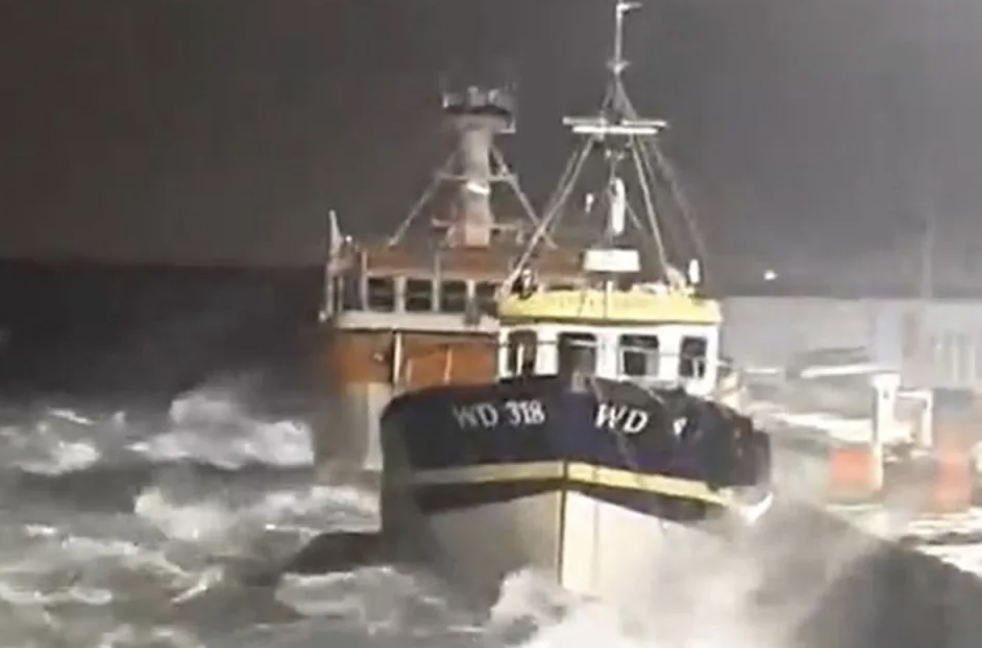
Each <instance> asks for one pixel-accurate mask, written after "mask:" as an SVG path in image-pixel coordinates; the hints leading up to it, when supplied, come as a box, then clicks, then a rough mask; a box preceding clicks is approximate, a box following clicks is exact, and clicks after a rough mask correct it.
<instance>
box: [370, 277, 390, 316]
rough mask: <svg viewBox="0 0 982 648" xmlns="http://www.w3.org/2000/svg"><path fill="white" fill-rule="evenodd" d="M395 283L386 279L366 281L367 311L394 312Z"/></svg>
mask: <svg viewBox="0 0 982 648" xmlns="http://www.w3.org/2000/svg"><path fill="white" fill-rule="evenodd" d="M395 306H396V291H395V282H393V281H392V279H390V278H388V277H373V278H371V279H369V280H368V310H373V311H391V310H395Z"/></svg>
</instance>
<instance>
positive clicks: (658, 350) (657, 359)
mask: <svg viewBox="0 0 982 648" xmlns="http://www.w3.org/2000/svg"><path fill="white" fill-rule="evenodd" d="M631 340H647V341H654V346H653V347H646V346H645V344H644V343H641V344H638V343H636V342H631ZM644 348H647V351H641V350H639V349H644ZM652 352H653V353H652ZM651 355H654V371H649V370H650V369H651V367H650V366H649V364H648V363H649V361H650V356H651ZM629 356H630V357H631V358H632V359H634V358H637V357H638V356H640V360H641V362H642V363H643V365H644V369H643V370H642V371H641V372H640V373H637V372H634V371H629V367H628V357H629ZM663 357H664V353H663V351H662V339H661V337H660V336H658V335H656V334H653V333H622V334H620V335H618V336H617V373H618V374H620V375H621V376H626V377H628V378H636V379H640V378H658V377H659V376H660V375H661V368H662V361H663Z"/></svg>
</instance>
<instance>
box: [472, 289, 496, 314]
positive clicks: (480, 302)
mask: <svg viewBox="0 0 982 648" xmlns="http://www.w3.org/2000/svg"><path fill="white" fill-rule="evenodd" d="M497 293H498V286H497V284H493V283H485V282H481V283H479V284H477V285H476V286H474V299H475V300H476V301H477V306H478V308H480V309H481V311H482V312H484V313H489V312H491V311H492V310H493V309H494V301H495V295H496V294H497Z"/></svg>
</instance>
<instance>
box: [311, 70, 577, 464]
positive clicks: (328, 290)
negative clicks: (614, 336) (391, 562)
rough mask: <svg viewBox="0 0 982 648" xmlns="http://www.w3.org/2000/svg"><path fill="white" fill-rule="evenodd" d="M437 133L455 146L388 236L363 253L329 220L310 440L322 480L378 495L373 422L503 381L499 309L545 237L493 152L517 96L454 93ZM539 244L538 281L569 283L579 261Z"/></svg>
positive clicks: (507, 91) (484, 89)
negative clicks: (317, 410) (363, 485)
mask: <svg viewBox="0 0 982 648" xmlns="http://www.w3.org/2000/svg"><path fill="white" fill-rule="evenodd" d="M442 122H443V126H444V131H445V133H446V134H448V135H449V136H450V137H452V139H453V141H454V146H453V148H452V150H451V152H450V154H449V156H448V157H447V159H446V161H445V162H444V164H443V165H442V166H440V167H439V168H438V170H437V171H436V172H435V174H434V177H433V181H432V182H431V184H430V185H429V186H428V187H427V188H426V190H425V191H424V192H423V193H422V195H421V196H420V198H419V200H418V201H417V202H416V204H415V205H414V206H413V207H412V209H411V210H410V213H409V214H408V215H407V216H406V218H405V219H404V220H403V221H402V223H401V224H400V226H399V227H398V228H397V229H396V230H395V231H394V232H392V233H391V235H389V236H387V237H385V238H383V239H381V240H357V239H355V238H354V237H352V236H350V235H346V234H344V233H343V231H342V228H341V226H340V224H339V219H338V217H337V215H336V214H335V213H333V212H332V213H331V214H330V218H329V233H328V241H329V250H328V255H327V256H328V259H327V263H326V275H325V278H324V286H325V291H324V293H325V295H324V300H323V307H322V310H321V316H320V320H321V328H320V330H321V331H322V333H323V340H324V344H322V348H324V349H326V353H325V354H324V355H326V356H328V357H327V358H326V360H327V362H325V361H324V360H325V358H323V356H321V357H319V358H317V363H318V365H319V366H320V367H326V368H327V371H326V372H323V371H322V372H321V376H322V380H323V383H324V389H322V390H321V391H322V393H326V394H330V395H331V397H330V398H327V399H325V400H324V401H323V405H324V409H323V412H322V416H321V421H320V422H319V424H318V425H317V434H316V435H315V439H316V445H317V448H316V450H317V455H318V464H319V467H320V469H321V470H320V472H321V473H322V475H323V476H324V478H325V479H326V480H330V481H335V482H337V481H341V482H346V481H352V480H355V481H363V480H365V479H367V480H368V481H370V482H374V481H375V478H376V477H377V475H378V474H379V471H381V469H382V463H383V461H382V453H381V449H380V446H379V431H378V422H379V418H380V415H381V413H382V411H383V409H384V408H385V406H386V405H387V404H388V403H389V401H390V400H391V399H392V398H393V397H394V396H397V395H398V394H400V393H402V392H405V391H415V390H419V389H423V388H425V387H427V386H431V385H452V384H453V385H456V384H481V383H486V382H488V381H490V380H493V379H494V378H495V376H496V359H497V331H498V323H497V320H496V319H495V318H494V317H493V308H494V300H495V296H496V294H497V293H498V291H499V288H500V286H501V285H502V282H503V281H504V280H505V279H506V278H507V276H508V275H509V272H510V271H511V268H512V266H513V264H514V262H515V260H516V259H517V257H518V255H519V254H520V253H521V252H522V250H523V249H524V244H525V242H526V241H527V240H528V237H529V236H530V235H531V233H532V232H533V231H534V230H535V228H536V227H537V226H538V224H539V219H538V218H537V216H536V213H535V211H534V209H533V208H532V206H531V204H530V202H529V200H528V198H527V197H526V195H525V194H524V192H523V191H522V188H521V186H520V184H519V182H518V177H517V174H516V173H515V172H514V171H513V170H512V169H511V167H510V166H509V164H508V161H507V159H506V157H505V155H504V153H503V152H502V150H501V149H500V148H499V147H498V145H497V144H496V139H497V138H498V137H499V136H506V135H509V134H511V133H514V132H515V127H516V102H515V93H514V91H513V88H511V87H509V86H508V85H507V84H506V83H500V84H497V85H495V84H489V85H486V86H462V87H459V88H454V87H448V88H446V89H445V90H444V92H443V94H442ZM499 213H503V214H505V216H499ZM544 239H545V242H546V243H547V244H548V249H544V250H542V252H543V254H542V256H541V258H540V264H539V267H540V270H541V272H542V277H543V279H544V280H545V281H549V282H555V283H557V284H562V283H565V282H568V281H569V280H571V279H573V278H574V277H575V275H576V274H577V267H576V254H575V252H576V251H575V250H564V249H561V248H559V247H557V246H555V245H553V242H552V238H551V236H548V235H546V236H545V237H544Z"/></svg>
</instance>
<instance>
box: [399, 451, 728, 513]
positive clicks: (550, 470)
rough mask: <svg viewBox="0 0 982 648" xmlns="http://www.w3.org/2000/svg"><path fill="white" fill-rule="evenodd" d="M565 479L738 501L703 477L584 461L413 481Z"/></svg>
mask: <svg viewBox="0 0 982 648" xmlns="http://www.w3.org/2000/svg"><path fill="white" fill-rule="evenodd" d="M564 478H565V479H566V480H568V481H569V482H571V483H575V484H580V485H586V486H603V487H607V488H617V489H621V490H628V491H638V492H646V493H652V494H657V495H667V496H670V497H680V498H686V499H692V500H698V501H700V502H706V503H707V504H714V505H717V506H730V505H732V504H733V503H734V500H733V497H732V494H731V492H730V491H728V490H726V489H721V490H718V491H713V490H711V489H710V488H709V487H708V486H707V485H706V483H705V482H702V481H699V480H695V479H684V478H681V477H669V476H666V475H647V474H643V473H636V472H631V471H629V470H620V469H616V468H607V467H604V466H595V465H591V464H587V463H580V462H563V461H540V462H533V463H511V464H484V465H476V466H467V467H463V468H441V469H435V470H421V471H417V472H416V473H414V474H413V476H412V478H411V481H412V483H413V484H414V485H417V486H446V485H452V484H461V485H465V484H491V483H507V482H520V481H531V480H545V479H564Z"/></svg>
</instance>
